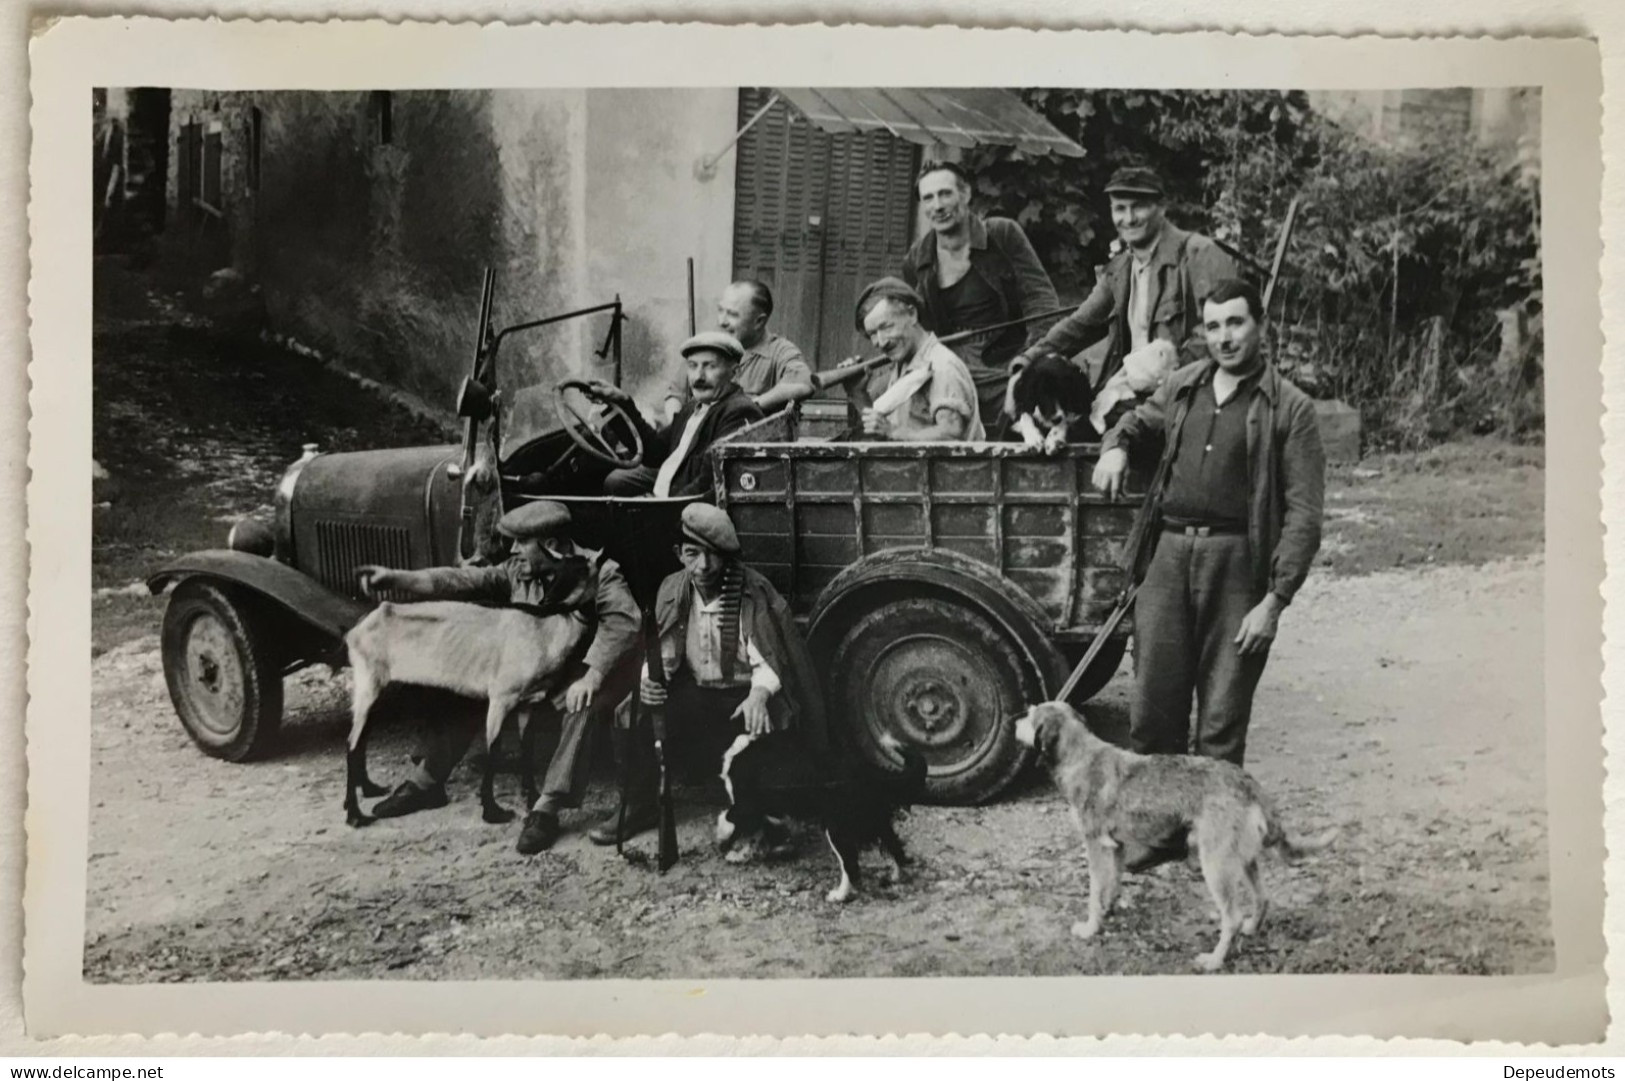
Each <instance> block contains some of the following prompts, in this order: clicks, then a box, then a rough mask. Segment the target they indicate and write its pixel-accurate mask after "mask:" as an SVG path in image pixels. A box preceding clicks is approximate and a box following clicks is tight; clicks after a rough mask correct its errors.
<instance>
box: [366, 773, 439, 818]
mask: <svg viewBox="0 0 1625 1081" xmlns="http://www.w3.org/2000/svg"><path fill="white" fill-rule="evenodd" d="M446 802H447V800H446V786H445V785H441V784H437V785H431V786H429V787H428V788H425V787H423V786H422V785H420V784H418V783H417V782H416V781H402V782H401V783H400V784H399V785H397V786H396V788H395V791H393V792H391V793H390V794H389V795H387V796H385V797H384V798H383V799H381V800H379V801H378V802H377V803H376V804H374V805H373V808H372V813H373V816H374V817H376V818H399V817H401V816H402V815H409V814H411V813H413V812H414V811H432V810H434V809H435V808H437V807H444V806H445V805H446Z"/></svg>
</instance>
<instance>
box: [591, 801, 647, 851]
mask: <svg viewBox="0 0 1625 1081" xmlns="http://www.w3.org/2000/svg"><path fill="white" fill-rule="evenodd" d="M620 820H621V816H620V812H619V811H617V812H616V813H615V814H612V815H610V816H609V817H608V818H606V819H604V821H602V822H600V823H598V825H596V826H594V827H593V828H592V830H591V832H589V833H588V834H587V840H589V841H591V842H592V843H593V844H595V845H612V844H615V843H616V842H617V841H629V840H631V839H632V838H633V837H636V836H637V835H638V834H640V833H643V832H644V831H645V830H652V829H654V828H655V827H656V826H658V825H660V809H659V808H658V807H656V806H654V805H653V804H642V805H639V804H636V803H634V804H632V805H631V806H629V807H627V809H626V822H625V824H624V825H622V826H621V832H620V836H619V837H617V836H616V833H615V827H616V825H617V824H618V823H620Z"/></svg>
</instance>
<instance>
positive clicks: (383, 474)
mask: <svg viewBox="0 0 1625 1081" xmlns="http://www.w3.org/2000/svg"><path fill="white" fill-rule="evenodd" d="M461 460H462V449H461V448H460V447H459V446H457V445H456V444H447V445H444V446H435V447H411V448H406V449H394V450H368V451H350V452H345V453H340V454H320V455H317V456H316V457H314V458H312V459H310V460H309V461H307V462H305V463H304V464H303V466H302V467H301V468H300V470H299V473H298V476H297V479H296V480H295V482H294V485H293V492H292V494H291V498H290V500H289V511H288V517H289V525H290V529H291V534H292V545H293V563H294V565H295V566H297V567H298V568H299V569H300V570H303V571H304V572H305V573H306V574H309V575H311V576H312V577H314V578H316V579H318V580H320V581H322V582H323V583H324V584H326V585H327V586H328V587H329V588H330V589H333V590H336V591H338V592H340V593H346V594H351V595H353V594H354V593H355V592H356V588H355V587H356V583H355V568H356V567H358V566H361V565H363V564H367V563H377V564H381V565H383V566H388V567H401V568H417V567H430V566H440V565H444V564H447V563H453V562H455V561H456V543H457V516H458V510H459V506H460V495H461V493H460V486H459V482H458V481H457V480H456V479H455V478H453V477H451V476H449V475H448V474H447V468H448V467H449V466H452V465H455V464H457V463H459V462H460V461H461Z"/></svg>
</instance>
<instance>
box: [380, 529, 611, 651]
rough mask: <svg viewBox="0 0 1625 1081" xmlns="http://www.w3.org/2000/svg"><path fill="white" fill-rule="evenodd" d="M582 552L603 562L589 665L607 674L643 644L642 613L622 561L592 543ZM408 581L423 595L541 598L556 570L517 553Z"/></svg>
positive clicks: (416, 574) (506, 600) (516, 600)
mask: <svg viewBox="0 0 1625 1081" xmlns="http://www.w3.org/2000/svg"><path fill="white" fill-rule="evenodd" d="M576 552H577V554H579V555H582V556H585V557H586V558H588V559H590V560H593V561H595V562H596V563H597V564H598V581H597V587H598V588H597V594H596V599H595V601H594V604H593V608H594V612H595V620H594V622H595V624H596V627H597V629H596V630H595V631H594V633H593V636H592V644H591V645H590V646H588V647H587V653H586V656H585V658H583V659H584V660H585V662H586V665H587V667H588V668H592V669H595V670H596V671H597V672H598V673H599V674H601V675H605V676H607V675H608V674H609V672H610V671H611V670H612V669H614V668H615V667H616V666H617V665H619V664H621V663H622V662H624V661H627V660H629V659H630V658H631V656H632V651H633V649H635V648H636V647H637V644H638V633H639V625H640V623H641V616H640V615H639V612H638V605H637V602H636V601H634V600H633V599H632V591H631V589H629V588H628V587H627V584H626V578H625V576H624V575H622V574H621V568H620V564H618V563H616V562H615V561H614V560H613V559H609V558H607V557H604V558H600V556H599V553H598V552H597V551H595V550H593V549H591V548H582V547H579V546H577V548H576ZM403 577H405V578H407V582H406V583H405V584H406V586H407V588H408V589H409V591H410V592H411V593H413V594H414V595H416V596H417V597H419V598H436V599H440V600H475V601H495V602H497V603H499V604H540V603H541V601H542V598H543V596H544V595H545V594H546V593H547V587H548V584H549V583H550V582H551V581H552V575H550V574H545V573H544V574H541V575H537V574H534V573H533V572H532V571H531V568H530V563H529V562H528V561H527V560H525V559H522V558H520V557H519V556H514V557H512V558H510V559H508V560H507V561H506V562H503V563H499V564H497V565H496V566H494V567H475V566H471V567H430V568H428V569H426V570H420V571H408V572H404V575H403Z"/></svg>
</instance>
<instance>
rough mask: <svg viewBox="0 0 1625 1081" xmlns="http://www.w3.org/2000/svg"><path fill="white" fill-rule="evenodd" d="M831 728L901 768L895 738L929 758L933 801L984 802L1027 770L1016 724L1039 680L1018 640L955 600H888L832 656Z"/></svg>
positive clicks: (861, 750) (879, 760)
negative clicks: (889, 744)
mask: <svg viewBox="0 0 1625 1081" xmlns="http://www.w3.org/2000/svg"><path fill="white" fill-rule="evenodd" d="M828 686H829V687H830V689H831V691H830V709H831V723H832V724H834V725H837V726H841V727H842V730H843V734H844V736H845V737H846V741H847V744H848V746H849V747H851V749H852V750H854V751H856V752H857V753H858V754H859V755H861V756H862V757H864V758H866V759H868V760H869V761H871V762H873V763H875V764H876V765H880V766H883V767H887V768H891V769H896V768H897V767H898V766H899V765H900V764H901V763H900V760H899V759H898V757H897V756H896V754H894V753H893V752H892V751H891V750H889V749H887V748H886V747H885V746H884V745H883V744H882V742H881V740H880V738H879V737H880V736H881V734H882V733H885V734H888V735H890V736H892V737H894V738H895V739H897V740H898V741H899V742H901V743H903V744H904V745H905V746H910V747H913V748H914V749H915V750H917V751H919V752H920V753H921V754H922V755H923V756H924V757H925V760H926V766H927V772H926V793H927V798H928V799H929V800H930V801H931V802H933V803H955V804H973V803H982V802H985V801H987V800H989V799H992V798H993V797H994V796H996V795H998V793H999V792H1000V791H1002V790H1003V789H1004V788H1005V786H1006V785H1008V784H1009V783H1010V782H1011V781H1012V780H1014V779H1015V777H1016V775H1017V774H1018V773H1020V772H1021V770H1022V767H1023V766H1025V765H1026V763H1027V760H1028V758H1029V757H1030V753H1031V752H1030V751H1029V749H1028V748H1027V747H1025V746H1023V745H1022V744H1021V743H1019V742H1018V741H1017V740H1016V734H1015V721H1016V718H1017V716H1018V715H1019V714H1020V713H1021V712H1022V711H1023V710H1025V708H1026V705H1027V703H1028V702H1035V701H1038V700H1039V699H1040V698H1041V697H1042V696H1041V694H1039V693H1038V691H1039V681H1038V678H1037V676H1036V675H1035V674H1034V673H1033V672H1032V670H1031V668H1030V666H1029V665H1028V664H1027V662H1026V659H1025V657H1024V656H1023V654H1022V652H1021V650H1020V649H1019V647H1018V646H1017V645H1016V643H1015V642H1014V641H1013V640H1012V638H1011V636H1010V635H1009V634H1008V633H1006V632H1005V631H1004V630H1003V629H1002V628H1000V627H999V625H998V624H997V623H995V622H994V621H993V620H992V619H990V618H989V617H988V616H986V615H985V614H983V613H982V611H981V610H980V609H978V608H976V607H974V606H972V605H970V604H967V603H965V602H963V601H959V600H953V599H950V598H947V597H935V596H933V597H907V598H896V599H891V600H886V601H883V602H881V603H880V604H878V605H877V606H876V607H874V608H873V609H871V610H870V611H869V612H867V613H866V614H864V615H863V616H861V617H859V618H858V619H857V620H856V621H855V622H854V623H853V624H852V626H851V627H849V628H848V629H847V631H846V633H845V634H843V635H842V636H841V639H840V641H839V642H838V643H837V644H836V646H835V648H834V650H833V651H832V652H831V654H830V681H829V684H828Z"/></svg>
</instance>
